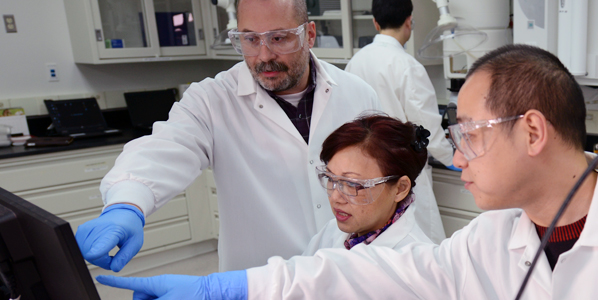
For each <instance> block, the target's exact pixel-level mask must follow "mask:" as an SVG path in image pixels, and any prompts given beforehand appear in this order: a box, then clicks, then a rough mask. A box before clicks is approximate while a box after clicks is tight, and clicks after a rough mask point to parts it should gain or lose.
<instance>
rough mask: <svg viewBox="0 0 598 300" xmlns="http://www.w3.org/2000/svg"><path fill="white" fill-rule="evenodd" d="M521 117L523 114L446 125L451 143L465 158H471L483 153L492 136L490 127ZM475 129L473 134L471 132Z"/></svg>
mask: <svg viewBox="0 0 598 300" xmlns="http://www.w3.org/2000/svg"><path fill="white" fill-rule="evenodd" d="M521 118H523V115H518V116H514V117H507V118H496V119H493V120H479V121H471V122H465V123H459V124H455V125H451V126H449V127H448V129H449V133H450V135H451V139H452V140H453V145H455V147H456V148H457V150H459V151H461V153H463V155H465V158H467V160H472V159H474V158H476V157H478V156H482V155H484V153H486V150H488V149H486V148H487V147H488V142H489V139H490V137H491V136H492V128H493V127H494V126H495V125H498V124H501V123H504V122H508V121H515V120H519V119H521ZM473 131H476V133H475V134H471V132H473Z"/></svg>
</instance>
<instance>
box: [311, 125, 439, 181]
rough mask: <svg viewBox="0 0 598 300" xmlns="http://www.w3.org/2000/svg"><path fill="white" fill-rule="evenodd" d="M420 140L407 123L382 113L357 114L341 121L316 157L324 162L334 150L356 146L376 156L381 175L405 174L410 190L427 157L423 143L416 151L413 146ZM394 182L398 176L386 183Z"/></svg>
mask: <svg viewBox="0 0 598 300" xmlns="http://www.w3.org/2000/svg"><path fill="white" fill-rule="evenodd" d="M419 136H421V135H419ZM421 139H422V138H421V137H418V135H416V127H415V125H414V124H412V123H410V122H407V123H403V122H401V121H399V120H398V119H395V118H391V117H389V116H385V115H367V116H360V117H358V118H357V119H355V120H354V121H352V122H348V123H345V124H344V125H342V126H341V127H339V128H338V129H337V130H335V131H334V132H332V133H331V134H330V135H329V136H328V137H327V138H326V140H325V141H324V143H323V144H322V152H321V153H320V159H321V160H322V161H323V162H324V163H325V164H328V162H330V160H331V159H332V157H333V156H334V155H335V154H336V153H337V152H339V151H341V150H343V149H345V148H347V147H351V146H357V147H360V148H361V149H362V150H363V152H364V154H366V155H368V156H370V157H373V158H374V159H376V161H377V162H378V167H379V168H380V170H381V171H382V174H383V175H384V176H391V175H398V176H399V177H401V176H403V175H407V177H409V179H410V180H411V188H412V189H413V187H414V186H415V178H417V176H418V175H419V173H420V172H421V170H422V169H423V168H424V166H425V165H426V161H427V158H428V151H427V150H426V147H425V145H423V146H422V147H421V148H420V151H419V152H418V151H416V148H417V147H415V146H414V145H413V144H414V143H416V142H417V141H419V143H420V145H421ZM423 139H425V137H424V138H423ZM397 181H398V178H397V179H395V180H391V181H389V182H390V183H395V182H397Z"/></svg>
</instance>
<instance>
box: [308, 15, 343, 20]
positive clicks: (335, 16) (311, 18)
mask: <svg viewBox="0 0 598 300" xmlns="http://www.w3.org/2000/svg"><path fill="white" fill-rule="evenodd" d="M341 19H342V15H340V14H339V15H328V16H309V20H310V21H320V20H339V21H340V20H341Z"/></svg>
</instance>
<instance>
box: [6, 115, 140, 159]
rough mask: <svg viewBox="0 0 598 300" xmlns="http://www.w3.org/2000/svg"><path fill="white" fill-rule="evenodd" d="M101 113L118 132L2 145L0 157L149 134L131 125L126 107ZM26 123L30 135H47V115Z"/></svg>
mask: <svg viewBox="0 0 598 300" xmlns="http://www.w3.org/2000/svg"><path fill="white" fill-rule="evenodd" d="M103 114H104V118H105V119H106V123H107V124H108V126H109V127H111V128H117V129H120V130H121V133H120V134H115V135H109V136H103V137H91V138H81V139H75V140H74V141H73V142H72V143H71V144H70V145H67V146H50V147H25V146H9V147H2V148H0V159H6V158H14V157H23V156H29V155H37V154H46V153H54V152H60V151H69V150H79V149H85V148H92V147H100V146H109V145H118V144H125V143H127V142H128V141H131V140H134V139H136V138H138V137H141V136H144V135H148V134H151V131H150V130H142V129H135V128H133V127H132V125H131V120H130V118H129V114H128V111H127V110H126V108H122V109H112V110H106V111H103ZM27 123H28V125H29V131H30V132H31V135H32V136H39V137H42V136H48V134H47V130H46V128H47V127H48V125H50V123H51V120H50V117H49V116H33V117H27Z"/></svg>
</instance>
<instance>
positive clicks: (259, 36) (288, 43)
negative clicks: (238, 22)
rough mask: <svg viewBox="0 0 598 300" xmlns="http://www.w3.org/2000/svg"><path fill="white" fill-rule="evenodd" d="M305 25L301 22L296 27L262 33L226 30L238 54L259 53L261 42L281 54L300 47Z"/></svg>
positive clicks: (303, 39)
mask: <svg viewBox="0 0 598 300" xmlns="http://www.w3.org/2000/svg"><path fill="white" fill-rule="evenodd" d="M306 25H307V23H303V24H301V25H299V26H297V28H292V29H283V30H272V31H266V32H262V33H257V32H239V31H238V30H237V29H233V30H231V31H229V32H228V36H229V38H230V40H231V42H232V44H233V47H234V48H235V50H236V51H237V53H239V54H242V55H245V56H257V55H259V54H260V48H261V46H262V44H264V45H266V46H267V47H268V49H270V51H272V52H274V53H276V54H279V55H282V54H288V53H293V52H297V50H299V49H301V47H302V46H303V42H304V41H305V26H306Z"/></svg>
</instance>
